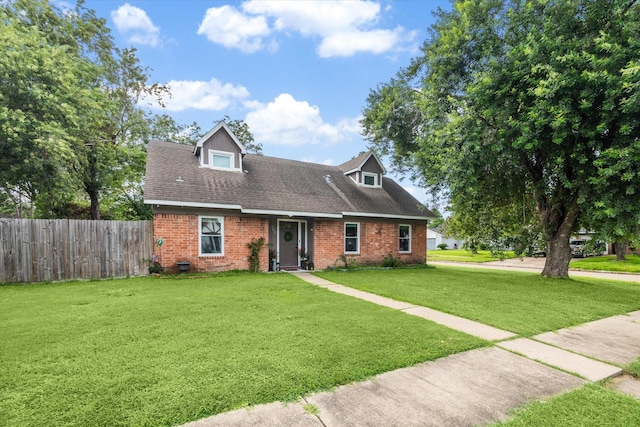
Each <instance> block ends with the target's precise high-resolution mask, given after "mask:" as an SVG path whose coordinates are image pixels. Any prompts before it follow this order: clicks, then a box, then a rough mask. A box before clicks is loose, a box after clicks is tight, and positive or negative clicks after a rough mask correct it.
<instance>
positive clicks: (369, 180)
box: [362, 172, 378, 187]
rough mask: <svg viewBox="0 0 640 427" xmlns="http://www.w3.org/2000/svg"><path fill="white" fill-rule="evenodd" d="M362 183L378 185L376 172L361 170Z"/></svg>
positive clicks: (370, 185)
mask: <svg viewBox="0 0 640 427" xmlns="http://www.w3.org/2000/svg"><path fill="white" fill-rule="evenodd" d="M362 183H363V184H364V185H365V186H367V187H376V186H377V185H378V174H377V173H368V172H363V173H362Z"/></svg>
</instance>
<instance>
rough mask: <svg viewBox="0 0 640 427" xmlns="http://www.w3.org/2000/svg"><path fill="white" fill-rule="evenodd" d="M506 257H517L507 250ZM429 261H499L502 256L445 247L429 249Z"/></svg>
mask: <svg viewBox="0 0 640 427" xmlns="http://www.w3.org/2000/svg"><path fill="white" fill-rule="evenodd" d="M504 257H505V258H506V259H509V258H515V254H514V253H513V252H505V253H504ZM427 260H428V261H457V262H490V261H499V260H500V258H498V257H494V256H492V255H491V252H490V251H478V253H477V254H472V253H471V252H469V251H468V250H466V249H445V250H439V249H438V250H430V251H427Z"/></svg>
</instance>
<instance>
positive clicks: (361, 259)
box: [153, 211, 427, 273]
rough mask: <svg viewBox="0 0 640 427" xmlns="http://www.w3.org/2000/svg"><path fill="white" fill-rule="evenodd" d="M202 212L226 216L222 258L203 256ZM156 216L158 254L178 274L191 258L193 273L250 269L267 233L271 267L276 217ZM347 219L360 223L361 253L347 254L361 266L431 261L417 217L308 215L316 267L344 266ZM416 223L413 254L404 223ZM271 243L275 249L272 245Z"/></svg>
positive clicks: (263, 263)
mask: <svg viewBox="0 0 640 427" xmlns="http://www.w3.org/2000/svg"><path fill="white" fill-rule="evenodd" d="M201 216H222V217H223V218H224V254H223V255H221V256H200V255H199V254H198V252H199V245H200V240H199V218H200V217H201ZM153 217H154V218H153V220H154V240H157V239H159V238H162V239H163V240H164V244H163V245H162V246H157V245H156V246H155V248H154V255H156V256H158V261H159V262H160V265H162V266H163V267H164V268H165V271H167V272H174V273H175V272H177V271H178V270H177V264H176V263H177V262H178V261H189V262H190V263H191V266H190V269H189V271H190V272H205V271H207V272H217V271H225V270H234V269H238V270H247V269H248V268H249V261H248V256H249V248H248V247H247V244H248V243H249V242H251V240H252V239H253V238H260V237H264V239H265V247H264V248H263V249H262V251H261V252H260V269H261V270H262V271H267V270H268V268H269V249H270V248H271V249H273V248H275V244H276V243H275V242H276V240H275V239H276V238H277V234H276V233H275V231H276V230H275V226H276V220H277V218H276V217H271V218H269V217H253V216H246V215H233V214H230V213H226V214H221V213H219V212H215V211H206V212H205V211H203V212H198V213H194V212H187V213H173V212H156V213H154V216H153ZM345 222H349V223H352V222H358V223H359V224H360V253H359V254H347V257H348V258H349V259H354V260H355V261H356V263H357V264H360V265H367V264H378V263H380V262H382V260H383V259H384V258H385V257H386V256H388V255H389V254H392V255H393V256H394V258H397V259H400V260H401V261H402V262H404V263H406V264H424V263H425V262H426V242H427V226H426V224H425V223H421V222H415V221H414V222H412V221H401V222H392V221H385V222H381V221H362V220H361V219H347V220H325V219H313V220H311V219H310V218H308V219H307V227H308V236H309V241H308V245H309V248H308V252H309V253H310V255H311V261H312V262H313V263H314V267H315V268H316V269H326V268H327V267H340V266H343V265H344V264H343V262H342V261H341V259H340V258H341V255H344V243H345V242H344V238H345V236H344V228H345ZM400 224H409V225H411V253H400V252H399V250H398V240H399V225H400ZM269 243H272V247H270V246H268V244H269Z"/></svg>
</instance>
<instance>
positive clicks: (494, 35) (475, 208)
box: [362, 0, 640, 277]
mask: <svg viewBox="0 0 640 427" xmlns="http://www.w3.org/2000/svg"><path fill="white" fill-rule="evenodd" d="M634 3H635V2H629V1H628V0H593V1H586V0H571V1H554V0H552V1H548V2H531V1H526V0H518V1H507V0H491V1H478V2H475V1H474V2H466V1H457V2H455V4H454V7H453V9H452V10H451V11H450V12H447V11H439V12H438V13H437V18H438V19H437V22H436V24H435V25H434V26H433V27H432V28H431V35H430V38H429V40H427V41H426V42H425V44H424V45H423V47H422V54H421V56H419V57H417V58H415V59H414V60H413V62H412V63H411V65H410V66H408V67H406V68H404V69H401V70H400V71H399V72H398V76H397V78H395V79H392V80H391V81H390V82H388V83H387V84H384V85H380V86H378V88H376V89H375V90H372V91H371V93H370V95H369V98H368V100H367V104H368V105H367V107H366V109H365V111H364V118H363V120H362V125H363V129H364V133H365V135H366V137H367V138H368V139H369V141H370V142H371V145H372V146H373V148H374V149H376V150H377V151H378V152H381V153H389V154H391V158H392V159H393V161H394V164H395V166H396V167H397V168H398V169H400V170H403V169H406V167H410V168H411V169H412V170H413V171H414V172H415V173H416V174H417V175H418V176H419V177H420V179H421V183H422V184H424V186H426V187H427V188H428V190H430V192H431V193H438V192H440V191H444V192H445V194H447V195H448V197H449V199H450V200H449V201H450V210H451V211H453V212H454V215H456V216H458V220H459V221H460V222H461V225H460V229H461V230H462V231H464V233H465V234H464V235H463V236H464V237H467V236H472V237H476V238H478V239H480V240H482V239H485V238H486V236H481V235H479V234H478V233H475V232H474V230H473V227H474V225H473V224H474V221H475V224H477V227H486V228H487V229H488V232H489V234H490V236H489V237H490V240H494V241H500V240H502V239H503V238H504V237H508V236H514V235H516V234H517V233H518V232H519V231H520V230H525V229H530V228H536V229H539V230H540V232H541V233H542V235H543V236H544V238H545V240H546V242H547V249H548V251H549V256H548V258H547V260H546V263H547V264H546V266H545V271H544V272H543V274H545V275H552V276H559V277H564V276H566V275H567V269H568V262H569V259H570V258H569V245H568V239H569V236H570V234H571V233H572V232H573V231H574V230H575V229H576V228H577V227H578V226H579V225H580V219H581V217H582V216H584V215H585V212H587V211H589V210H591V209H592V208H593V207H598V203H600V204H601V205H600V208H599V209H606V206H612V209H614V211H615V212H623V211H625V210H627V208H621V207H618V206H617V204H610V203H608V201H606V200H604V201H603V197H602V194H601V193H602V191H603V189H605V188H608V189H610V190H611V192H610V193H611V194H612V197H618V198H620V197H622V196H623V195H624V197H623V199H624V201H623V202H620V203H623V204H625V205H628V206H638V205H640V191H637V188H636V187H637V186H638V185H640V184H638V182H640V180H638V179H635V180H634V178H637V175H636V174H637V173H638V172H637V171H638V170H640V156H639V155H638V153H639V152H640V144H639V143H638V141H639V138H640V126H639V125H638V121H637V117H638V116H639V115H640V103H639V102H633V101H634V100H637V99H638V90H639V88H640V68H639V65H638V64H639V63H640V8H639V7H637V5H635V6H634ZM415 88H419V89H415ZM621 161H622V162H621ZM620 162H621V164H620V166H616V165H618V163H620ZM605 178H606V182H607V184H606V186H605V185H604V184H603V181H602V180H603V179H605ZM636 211H637V209H636ZM624 222H625V223H627V222H626V221H624Z"/></svg>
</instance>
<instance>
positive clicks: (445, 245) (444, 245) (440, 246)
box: [438, 243, 449, 251]
mask: <svg viewBox="0 0 640 427" xmlns="http://www.w3.org/2000/svg"><path fill="white" fill-rule="evenodd" d="M438 248H439V249H442V250H443V251H444V250H447V249H448V248H449V245H447V244H446V243H440V244H439V245H438Z"/></svg>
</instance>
